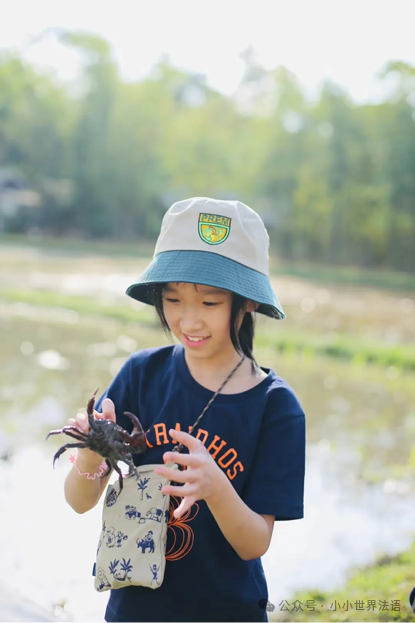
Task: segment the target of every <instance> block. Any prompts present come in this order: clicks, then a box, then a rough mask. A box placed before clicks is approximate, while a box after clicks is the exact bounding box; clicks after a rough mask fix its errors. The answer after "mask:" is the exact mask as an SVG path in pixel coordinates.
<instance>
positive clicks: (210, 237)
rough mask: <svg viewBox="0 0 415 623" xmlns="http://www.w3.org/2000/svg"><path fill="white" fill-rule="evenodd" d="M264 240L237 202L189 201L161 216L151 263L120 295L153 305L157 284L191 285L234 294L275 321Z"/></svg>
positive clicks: (251, 214)
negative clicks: (253, 303) (256, 305)
mask: <svg viewBox="0 0 415 623" xmlns="http://www.w3.org/2000/svg"><path fill="white" fill-rule="evenodd" d="M268 253H269V236H268V232H267V230H266V228H265V225H264V223H263V221H262V219H261V217H260V216H259V214H257V213H256V212H255V211H254V210H253V209H252V208H250V207H248V206H247V205H245V204H244V203H241V202H240V201H225V200H218V199H211V198H209V197H193V198H191V199H185V200H183V201H178V202H176V203H174V204H173V205H172V206H171V207H170V208H169V209H168V210H167V212H166V213H165V215H164V217H163V221H162V224H161V230H160V235H159V237H158V240H157V243H156V247H155V250H154V255H153V259H152V261H151V262H150V264H149V265H148V266H147V268H146V269H145V270H144V272H143V273H142V274H141V275H140V276H139V277H138V278H137V280H136V281H135V282H134V283H133V284H132V285H130V286H129V287H128V288H127V290H126V294H128V296H130V297H131V298H133V299H136V300H137V301H141V302H142V303H146V304H147V305H154V303H155V291H154V285H155V284H157V283H167V282H183V283H196V284H201V285H206V286H212V287H215V288H222V289H224V290H229V291H231V292H235V293H236V294H239V295H240V296H243V297H245V298H247V299H249V300H251V301H254V302H256V303H259V306H258V308H257V310H256V311H257V312H258V313H260V314H264V315H266V316H269V317H271V318H275V319H277V320H282V319H283V318H285V313H284V311H283V309H282V307H281V304H280V302H279V300H278V298H277V295H276V294H275V292H274V290H273V288H272V285H271V282H270V280H269V255H268Z"/></svg>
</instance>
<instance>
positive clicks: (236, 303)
mask: <svg viewBox="0 0 415 623" xmlns="http://www.w3.org/2000/svg"><path fill="white" fill-rule="evenodd" d="M166 285H167V284H165V283H157V284H155V285H154V305H155V308H156V312H157V315H158V317H159V318H160V322H161V326H162V328H163V330H164V332H165V333H166V335H167V337H168V338H169V339H171V338H172V333H171V329H170V327H169V325H168V322H167V320H166V317H165V315H164V310H163V288H164V287H165V286H166ZM194 286H195V289H196V290H197V286H196V284H194ZM246 303H247V299H246V298H244V297H243V296H240V295H239V294H235V293H234V292H232V307H231V318H230V338H231V342H232V344H233V346H234V348H235V350H236V351H237V352H238V353H240V354H241V355H242V354H244V355H246V356H247V357H248V359H250V360H251V368H252V373H253V374H254V373H255V370H256V369H258V368H259V365H258V363H257V361H256V360H255V357H254V355H253V349H254V333H255V319H254V313H252V312H245V315H244V318H243V321H242V324H241V328H240V329H239V333H238V331H237V326H236V320H237V318H238V316H239V313H240V311H241V310H242V309H244V308H245V305H246Z"/></svg>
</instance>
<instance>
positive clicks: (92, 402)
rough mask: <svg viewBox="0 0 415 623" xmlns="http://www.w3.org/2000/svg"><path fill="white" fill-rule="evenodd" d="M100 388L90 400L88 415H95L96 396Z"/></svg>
mask: <svg viewBox="0 0 415 623" xmlns="http://www.w3.org/2000/svg"><path fill="white" fill-rule="evenodd" d="M98 389H99V387H98ZM98 389H96V390H95V392H94V395H93V396H92V398H91V400H90V401H89V402H88V404H87V406H86V412H87V414H88V415H94V405H95V396H96V395H97V393H98Z"/></svg>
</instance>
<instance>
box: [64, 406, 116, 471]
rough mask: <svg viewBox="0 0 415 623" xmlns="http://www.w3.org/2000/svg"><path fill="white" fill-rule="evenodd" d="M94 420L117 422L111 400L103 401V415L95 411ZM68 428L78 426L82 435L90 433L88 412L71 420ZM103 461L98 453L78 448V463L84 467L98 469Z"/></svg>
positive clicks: (79, 414)
mask: <svg viewBox="0 0 415 623" xmlns="http://www.w3.org/2000/svg"><path fill="white" fill-rule="evenodd" d="M94 418H95V419H99V418H105V419H107V420H112V421H113V422H115V421H116V418H115V406H114V403H113V402H112V400H111V399H110V398H105V400H104V401H103V403H102V413H98V411H95V409H94ZM67 426H76V428H78V429H79V430H80V431H81V432H82V433H89V429H90V426H89V422H88V416H87V414H86V412H83V413H82V412H80V413H78V414H77V415H76V417H75V418H69V419H68V422H67ZM102 461H103V458H102V456H101V455H99V454H97V453H96V452H92V450H89V448H78V456H77V463H79V462H80V463H81V464H82V466H88V467H89V466H93V467H97V468H98V467H99V466H100V465H101V463H102Z"/></svg>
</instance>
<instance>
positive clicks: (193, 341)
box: [183, 333, 210, 347]
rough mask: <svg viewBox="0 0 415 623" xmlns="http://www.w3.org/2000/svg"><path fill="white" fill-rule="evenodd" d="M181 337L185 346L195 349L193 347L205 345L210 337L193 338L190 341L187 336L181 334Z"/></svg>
mask: <svg viewBox="0 0 415 623" xmlns="http://www.w3.org/2000/svg"><path fill="white" fill-rule="evenodd" d="M183 337H184V341H185V343H186V345H187V346H192V347H195V346H201V345H202V344H205V343H206V342H207V340H208V339H209V337H210V336H208V337H196V336H195V337H194V338H192V339H191V338H189V336H187V335H185V334H184V333H183Z"/></svg>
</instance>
